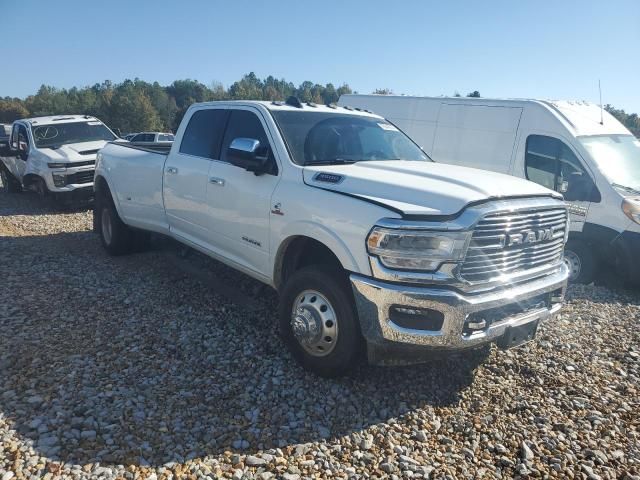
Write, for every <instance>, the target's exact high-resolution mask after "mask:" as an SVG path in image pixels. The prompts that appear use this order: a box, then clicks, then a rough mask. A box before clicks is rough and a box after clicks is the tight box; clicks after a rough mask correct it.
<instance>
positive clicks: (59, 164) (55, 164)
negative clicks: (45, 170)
mask: <svg viewBox="0 0 640 480" xmlns="http://www.w3.org/2000/svg"><path fill="white" fill-rule="evenodd" d="M47 166H48V167H49V168H67V164H66V163H47Z"/></svg>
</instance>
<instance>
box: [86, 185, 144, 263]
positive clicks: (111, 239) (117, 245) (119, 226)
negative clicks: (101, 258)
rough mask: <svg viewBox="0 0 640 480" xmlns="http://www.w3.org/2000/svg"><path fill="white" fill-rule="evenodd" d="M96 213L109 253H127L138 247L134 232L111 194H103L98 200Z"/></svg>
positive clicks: (102, 237)
mask: <svg viewBox="0 0 640 480" xmlns="http://www.w3.org/2000/svg"><path fill="white" fill-rule="evenodd" d="M94 215H96V220H97V226H98V233H99V234H100V240H101V242H102V246H103V247H104V249H105V250H106V251H107V253H108V254H109V255H125V254H127V253H131V252H133V251H134V250H135V249H136V248H135V235H134V232H133V231H132V230H131V229H130V228H129V227H128V226H127V225H126V224H125V223H124V222H123V221H122V220H121V219H120V216H119V215H118V211H117V210H116V207H115V205H114V204H113V199H112V198H111V195H109V194H108V193H107V194H103V196H102V198H101V199H100V201H99V202H96V208H95V211H94Z"/></svg>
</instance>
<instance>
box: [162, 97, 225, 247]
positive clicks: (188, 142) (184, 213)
mask: <svg viewBox="0 0 640 480" xmlns="http://www.w3.org/2000/svg"><path fill="white" fill-rule="evenodd" d="M226 118H227V110H226V109H225V108H224V107H217V108H201V109H197V110H194V111H193V112H192V114H191V117H190V118H189V119H185V121H187V122H188V123H187V126H186V128H185V130H184V133H183V135H182V138H181V140H180V145H176V144H174V146H173V148H172V150H171V153H170V154H169V157H168V158H167V161H166V163H165V167H164V182H163V192H164V204H165V210H166V214H167V221H168V223H169V228H170V229H171V231H172V232H173V233H174V234H176V235H178V236H180V237H183V238H185V239H186V240H189V241H191V242H193V243H196V244H198V245H200V246H203V247H205V248H208V249H209V248H210V245H208V243H209V239H210V235H209V223H210V212H209V207H208V205H207V189H208V187H209V169H210V167H211V163H212V161H215V160H218V159H219V158H220V157H219V155H220V143H221V141H222V135H223V132H224V127H225V123H226Z"/></svg>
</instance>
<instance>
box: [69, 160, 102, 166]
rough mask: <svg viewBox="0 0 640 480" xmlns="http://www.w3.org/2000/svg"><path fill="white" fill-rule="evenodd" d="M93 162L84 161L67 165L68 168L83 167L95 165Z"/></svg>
mask: <svg viewBox="0 0 640 480" xmlns="http://www.w3.org/2000/svg"><path fill="white" fill-rule="evenodd" d="M95 163H96V161H95V160H86V161H84V162H73V163H70V164H69V165H68V167H85V166H87V165H95Z"/></svg>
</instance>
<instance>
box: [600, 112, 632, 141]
mask: <svg viewBox="0 0 640 480" xmlns="http://www.w3.org/2000/svg"><path fill="white" fill-rule="evenodd" d="M604 109H605V110H606V111H607V112H609V113H610V114H611V115H613V116H614V117H616V118H617V119H618V121H619V122H620V123H622V124H623V125H624V126H625V127H627V128H628V129H629V130H630V131H631V133H633V134H634V135H635V136H636V137H638V138H640V117H639V116H638V114H637V113H627V112H625V111H624V110H622V109H617V108H615V107H613V106H612V105H609V104H607V105H605V106H604Z"/></svg>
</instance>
